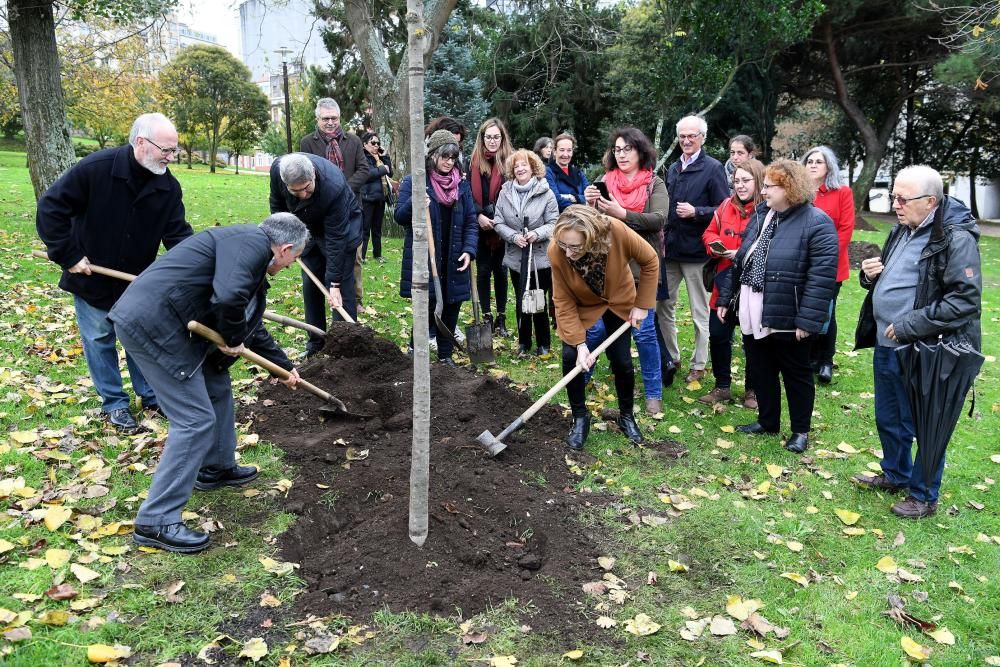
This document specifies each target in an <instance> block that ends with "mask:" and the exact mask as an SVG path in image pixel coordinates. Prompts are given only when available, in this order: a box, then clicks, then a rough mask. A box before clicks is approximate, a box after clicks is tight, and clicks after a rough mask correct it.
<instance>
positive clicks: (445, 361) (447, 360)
mask: <svg viewBox="0 0 1000 667" xmlns="http://www.w3.org/2000/svg"><path fill="white" fill-rule="evenodd" d="M438 363H439V364H444V365H445V366H451V367H452V368H458V364H456V363H455V360H454V359H452V358H451V357H445V358H444V359H438Z"/></svg>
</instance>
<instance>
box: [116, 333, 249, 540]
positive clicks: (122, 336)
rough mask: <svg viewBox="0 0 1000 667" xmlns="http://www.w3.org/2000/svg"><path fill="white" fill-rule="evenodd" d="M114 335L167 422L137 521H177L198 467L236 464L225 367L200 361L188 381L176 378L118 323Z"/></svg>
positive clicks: (227, 374)
mask: <svg viewBox="0 0 1000 667" xmlns="http://www.w3.org/2000/svg"><path fill="white" fill-rule="evenodd" d="M116 333H117V334H118V340H120V341H121V343H122V346H123V347H124V348H125V349H126V350H127V351H128V352H129V354H131V355H132V358H133V359H134V360H135V361H136V363H138V364H139V368H140V369H141V370H142V374H143V375H144V376H145V377H146V381H147V382H148V383H149V385H150V386H151V387H152V388H153V391H155V392H156V397H157V398H158V399H159V402H160V406H161V407H162V408H163V412H164V414H166V415H168V417H167V419H168V420H169V422H170V428H169V430H168V432H167V444H166V445H165V446H164V447H163V453H162V454H161V455H160V463H159V465H157V467H156V473H155V474H154V475H153V484H152V486H151V487H150V488H149V496H148V497H147V498H146V501H145V502H144V503H143V504H142V506H141V507H140V508H139V514H138V515H137V516H136V518H135V522H136V523H138V524H142V525H153V526H156V525H163V524H170V523H179V522H180V520H181V511H182V510H183V509H184V505H185V504H186V503H187V501H188V498H190V497H191V492H192V491H193V490H194V483H195V480H196V479H197V478H198V471H199V470H200V469H201V468H232V467H233V466H234V465H236V422H235V417H234V414H233V387H232V382H231V380H230V378H229V371H228V370H225V371H219V370H216V369H214V368H211V367H208V366H206V365H204V364H203V365H202V367H201V368H199V369H198V370H197V371H195V372H193V373H191V375H190V376H189V377H188V378H187V379H186V380H178V379H176V378H175V377H174V376H173V375H171V374H170V373H168V372H167V371H166V370H164V369H163V367H162V366H160V364H159V363H157V361H156V358H155V357H153V355H151V354H149V353H148V352H147V351H146V350H145V348H143V347H142V346H141V345H139V344H138V343H137V342H136V341H135V339H133V338H132V337H131V336H129V335H128V333H127V332H126V331H124V329H122V328H121V327H117V328H116Z"/></svg>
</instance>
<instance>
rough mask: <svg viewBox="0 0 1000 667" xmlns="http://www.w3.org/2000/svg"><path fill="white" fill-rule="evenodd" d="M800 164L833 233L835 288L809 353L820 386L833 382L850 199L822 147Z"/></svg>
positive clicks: (837, 169)
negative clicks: (826, 321) (823, 324)
mask: <svg viewBox="0 0 1000 667" xmlns="http://www.w3.org/2000/svg"><path fill="white" fill-rule="evenodd" d="M802 164H804V165H805V167H806V172H807V173H808V174H809V178H810V179H811V180H812V183H813V187H814V188H815V189H816V199H815V200H813V206H815V207H816V208H818V209H820V210H821V211H823V212H824V213H826V214H827V215H828V216H830V219H831V220H833V226H834V227H836V229H837V242H838V255H837V285H836V287H835V288H834V292H833V301H832V302H831V304H830V322H829V324H828V326H827V329H826V331H824V332H822V333H821V334H820V335H819V336H816V339H815V340H814V341H813V349H812V363H813V369H814V370H815V371H816V374H817V378H818V379H819V381H820V383H822V384H830V381H831V380H832V379H833V354H834V352H835V350H836V347H837V295H838V294H839V293H840V286H841V285H842V284H843V282H844V281H845V280H847V278H848V276H849V275H850V272H851V269H850V266H848V261H847V260H848V253H847V247H848V245H850V243H851V235H852V234H854V197H853V196H852V193H851V188H850V187H849V186H848V185H844V184H843V183H841V179H840V166H839V165H838V164H837V156H836V155H834V153H833V151H832V150H830V149H829V148H827V147H826V146H816V147H815V148H810V149H809V150H808V151H807V152H806V154H805V156H804V157H803V158H802Z"/></svg>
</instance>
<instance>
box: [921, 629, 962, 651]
mask: <svg viewBox="0 0 1000 667" xmlns="http://www.w3.org/2000/svg"><path fill="white" fill-rule="evenodd" d="M925 634H927V635H928V636H929V637H930V638H931V639H933V640H934V641H936V642H937V643H938V644H947V645H948V646H954V645H955V635H953V634H951V631H950V630H949V629H948V628H943V627H942V628H938V629H937V630H934V631H932V632H927V633H925Z"/></svg>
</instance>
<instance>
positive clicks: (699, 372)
mask: <svg viewBox="0 0 1000 667" xmlns="http://www.w3.org/2000/svg"><path fill="white" fill-rule="evenodd" d="M703 377H705V369H704V368H692V369H691V371H690V372H689V373H688V374H687V377H685V378H684V381H685V382H687V383H688V384H691V383H692V382H694V381H695V380H700V379H702V378H703Z"/></svg>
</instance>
